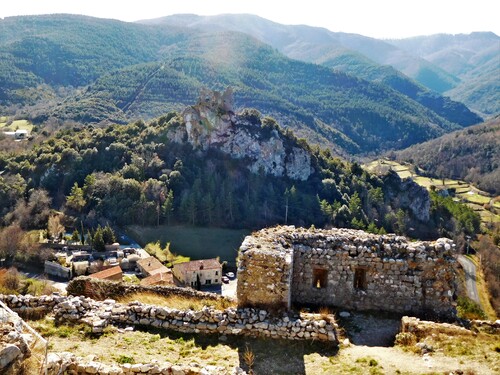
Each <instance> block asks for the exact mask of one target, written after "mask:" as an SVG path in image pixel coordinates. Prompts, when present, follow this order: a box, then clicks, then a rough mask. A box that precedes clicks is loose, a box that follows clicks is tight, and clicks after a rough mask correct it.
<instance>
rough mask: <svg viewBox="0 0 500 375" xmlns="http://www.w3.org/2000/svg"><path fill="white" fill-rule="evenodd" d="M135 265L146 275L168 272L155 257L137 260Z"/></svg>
mask: <svg viewBox="0 0 500 375" xmlns="http://www.w3.org/2000/svg"><path fill="white" fill-rule="evenodd" d="M137 265H138V266H140V267H141V268H142V269H143V270H144V272H146V273H147V274H148V275H154V274H157V273H160V272H168V268H167V267H165V266H164V265H163V264H161V262H160V261H159V260H158V259H156V258H155V257H147V258H144V259H141V260H138V261H137Z"/></svg>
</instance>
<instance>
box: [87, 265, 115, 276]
mask: <svg viewBox="0 0 500 375" xmlns="http://www.w3.org/2000/svg"><path fill="white" fill-rule="evenodd" d="M121 273H122V269H121V268H120V266H114V267H111V268H108V269H106V270H103V271H100V272H96V273H93V274H91V275H90V277H94V278H96V279H107V278H109V277H112V276H117V275H118V274H121Z"/></svg>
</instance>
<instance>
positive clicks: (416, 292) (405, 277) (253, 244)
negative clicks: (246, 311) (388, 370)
mask: <svg viewBox="0 0 500 375" xmlns="http://www.w3.org/2000/svg"><path fill="white" fill-rule="evenodd" d="M238 266H239V268H238V304H239V306H240V307H245V306H254V307H266V308H269V307H272V306H274V307H276V308H283V307H285V308H290V307H291V306H292V305H294V304H296V305H304V304H306V305H310V304H312V305H318V306H333V307H339V308H345V309H353V310H381V311H391V312H398V313H411V314H416V315H426V314H432V315H438V316H442V317H446V318H453V317H454V316H455V314H456V310H455V302H454V297H455V295H456V290H457V269H456V267H457V261H456V259H455V245H454V243H453V241H451V240H449V239H446V238H440V239H438V240H436V241H434V242H411V241H409V240H408V239H406V238H405V237H402V236H396V235H374V234H369V233H366V232H363V231H360V230H352V229H331V230H318V229H304V228H295V227H293V226H288V227H276V228H269V229H263V230H261V231H259V232H256V233H254V234H252V235H251V236H248V237H246V238H245V240H244V241H243V244H242V245H241V247H240V252H239V265H238Z"/></svg>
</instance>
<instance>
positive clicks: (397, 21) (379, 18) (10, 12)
mask: <svg viewBox="0 0 500 375" xmlns="http://www.w3.org/2000/svg"><path fill="white" fill-rule="evenodd" d="M494 4H495V1H494V0H474V1H471V0H340V1H339V0H306V1H286V0H245V1H239V0H175V1H172V0H136V1H124V0H120V1H114V0H14V1H5V0H3V1H2V4H1V5H0V18H4V17H8V16H17V15H28V14H51V13H72V14H84V15H88V16H94V17H100V18H114V19H118V20H122V21H137V20H141V19H149V18H157V17H163V16H167V15H171V14H178V13H194V14H199V15H215V14H222V13H250V14H255V15H258V16H261V17H264V18H267V19H269V20H271V21H275V22H278V23H283V24H289V25H293V24H304V25H310V26H320V27H325V28H327V29H329V30H331V31H342V32H349V33H356V34H362V35H365V36H370V37H374V38H406V37H411V36H418V35H430V34H437V33H448V34H458V33H470V32H473V31H493V32H494V33H495V34H497V35H500V22H499V20H498V11H497V9H496V7H494Z"/></svg>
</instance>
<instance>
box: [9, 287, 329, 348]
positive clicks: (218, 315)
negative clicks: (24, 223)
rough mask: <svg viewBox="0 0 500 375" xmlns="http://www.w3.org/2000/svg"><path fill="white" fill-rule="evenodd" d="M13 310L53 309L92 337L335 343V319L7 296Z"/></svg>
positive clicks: (260, 312)
mask: <svg viewBox="0 0 500 375" xmlns="http://www.w3.org/2000/svg"><path fill="white" fill-rule="evenodd" d="M0 300H2V301H4V303H5V304H7V305H8V306H9V307H10V308H11V309H12V310H14V311H16V312H21V311H23V312H25V313H28V314H29V311H30V310H35V311H36V309H37V308H40V307H42V306H43V307H44V308H49V307H50V308H51V310H53V312H54V314H55V318H56V320H57V321H59V322H72V323H84V324H87V325H89V326H90V327H91V328H92V331H93V332H94V333H100V332H102V331H103V330H104V328H105V327H106V326H107V325H109V324H112V325H119V326H124V325H129V326H133V325H137V326H143V327H155V328H164V329H170V330H174V331H178V332H186V333H203V334H219V335H241V336H250V337H270V338H279V339H289V340H319V341H330V342H335V343H336V342H337V336H336V328H337V324H336V323H335V321H334V317H333V315H324V314H323V315H319V314H307V316H306V315H304V316H298V315H295V316H290V315H282V316H274V315H271V314H270V313H269V312H267V311H265V310H261V309H253V308H243V309H235V308H228V309H225V310H215V309H213V308H210V307H204V308H203V309H202V310H199V311H194V310H178V309H174V308H169V307H159V306H152V305H146V304H142V303H140V302H131V303H128V304H120V303H116V302H115V301H114V300H111V299H108V300H105V301H95V300H93V299H91V298H88V297H83V296H78V297H73V296H69V297H62V296H57V295H56V296H42V297H32V296H20V297H18V296H14V295H9V296H3V295H0Z"/></svg>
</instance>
